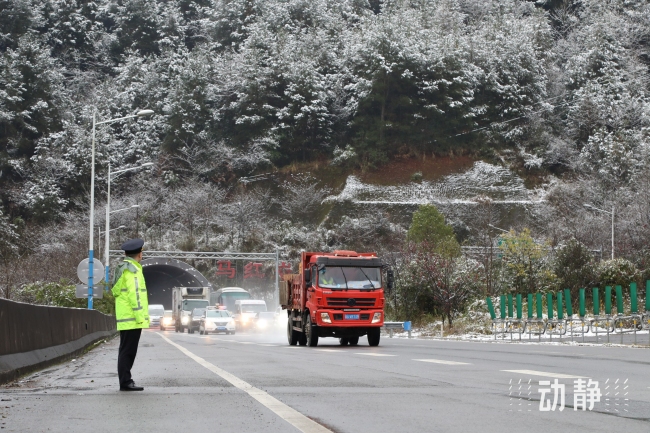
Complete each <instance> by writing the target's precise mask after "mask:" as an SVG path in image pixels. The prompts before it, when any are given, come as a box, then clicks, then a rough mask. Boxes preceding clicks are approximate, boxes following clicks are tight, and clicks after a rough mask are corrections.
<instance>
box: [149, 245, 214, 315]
mask: <svg viewBox="0 0 650 433" xmlns="http://www.w3.org/2000/svg"><path fill="white" fill-rule="evenodd" d="M140 264H141V265H142V273H143V275H144V281H145V283H146V284H147V292H148V294H149V304H162V305H164V306H165V310H171V308H172V290H171V289H172V287H178V286H183V287H209V288H210V291H212V284H210V282H209V281H208V280H207V279H206V278H205V277H204V276H203V275H202V274H201V273H200V272H199V271H197V270H196V269H194V268H193V267H192V266H190V265H188V264H187V263H184V262H181V261H178V260H176V259H168V258H161V257H153V258H151V259H145V260H142V262H141V263H140Z"/></svg>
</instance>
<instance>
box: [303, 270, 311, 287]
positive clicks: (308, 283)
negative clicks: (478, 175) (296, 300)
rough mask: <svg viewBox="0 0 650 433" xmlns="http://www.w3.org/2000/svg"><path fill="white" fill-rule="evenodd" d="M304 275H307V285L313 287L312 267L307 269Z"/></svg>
mask: <svg viewBox="0 0 650 433" xmlns="http://www.w3.org/2000/svg"><path fill="white" fill-rule="evenodd" d="M304 277H305V287H311V269H305V271H304Z"/></svg>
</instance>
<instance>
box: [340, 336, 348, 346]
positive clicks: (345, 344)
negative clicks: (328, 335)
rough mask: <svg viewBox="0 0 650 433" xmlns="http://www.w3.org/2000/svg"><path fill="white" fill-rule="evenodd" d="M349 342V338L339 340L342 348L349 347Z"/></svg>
mask: <svg viewBox="0 0 650 433" xmlns="http://www.w3.org/2000/svg"><path fill="white" fill-rule="evenodd" d="M349 342H350V340H348V339H347V338H339V344H340V345H341V346H347V345H348V343H349Z"/></svg>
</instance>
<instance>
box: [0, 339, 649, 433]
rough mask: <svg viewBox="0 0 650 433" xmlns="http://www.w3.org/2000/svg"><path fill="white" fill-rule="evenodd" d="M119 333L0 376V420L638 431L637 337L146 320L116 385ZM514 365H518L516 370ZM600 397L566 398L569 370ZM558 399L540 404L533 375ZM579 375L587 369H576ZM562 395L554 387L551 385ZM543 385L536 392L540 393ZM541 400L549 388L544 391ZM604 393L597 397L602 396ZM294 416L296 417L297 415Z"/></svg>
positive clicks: (644, 371)
mask: <svg viewBox="0 0 650 433" xmlns="http://www.w3.org/2000/svg"><path fill="white" fill-rule="evenodd" d="M117 343H118V339H113V340H111V341H109V342H107V343H105V344H102V345H100V346H99V347H97V348H95V349H94V350H92V351H91V352H89V353H88V354H86V355H84V356H83V357H80V358H79V359H77V360H75V361H70V362H66V363H64V364H61V365H59V366H56V367H53V368H50V369H48V370H46V371H43V372H40V373H37V374H35V375H32V376H29V377H26V378H24V379H23V381H22V382H17V383H14V384H11V385H8V386H5V387H2V388H0V396H1V400H2V401H1V402H0V427H2V429H4V431H20V432H24V431H61V432H69V433H72V432H83V433H86V432H104V431H105V432H171V431H179V432H180V431H182V432H191V433H199V432H220V431H223V432H237V433H239V432H276V431H277V432H294V431H295V432H298V431H300V429H302V431H304V432H309V433H311V432H321V433H324V432H327V431H332V432H373V433H375V432H481V433H488V432H503V431H504V430H505V431H507V430H525V431H528V432H545V433H547V432H549V431H560V430H563V431H590V432H601V431H602V432H608V433H609V432H611V431H613V430H614V429H616V431H625V432H645V433H647V432H648V431H650V369H649V368H648V366H649V365H650V349H639V348H629V347H595V346H578V345H575V346H568V345H565V346H557V345H545V344H542V345H538V344H509V343H489V342H453V341H439V340H420V339H412V340H406V339H388V338H385V337H383V336H382V341H381V344H380V346H379V347H372V348H371V347H369V346H368V345H367V342H366V339H365V338H361V341H360V344H359V346H356V347H349V346H348V347H340V346H338V341H337V340H334V339H331V338H330V339H321V342H320V343H321V344H319V346H318V347H316V348H308V347H290V346H288V345H287V343H286V338H285V336H284V335H283V333H282V332H281V331H279V332H278V333H277V334H275V335H259V334H237V335H235V336H223V335H220V336H213V335H210V336H200V335H199V334H192V335H189V334H176V333H174V332H169V331H166V332H158V331H155V330H147V331H145V332H144V333H143V337H142V339H141V342H140V349H139V352H138V358H137V359H136V363H135V366H134V369H133V375H134V379H135V380H136V383H137V384H138V385H142V386H144V387H145V391H144V392H137V393H134V392H131V393H126V392H120V391H119V387H118V383H117V373H116V362H117V361H116V360H117ZM522 370H523V371H522ZM577 376H580V377H585V378H591V379H592V380H594V381H598V382H599V389H600V391H601V393H602V397H601V402H600V403H595V405H594V407H593V410H591V411H589V410H586V411H582V410H578V411H575V410H574V408H573V406H574V381H575V380H576V379H575V377H577ZM555 379H558V382H559V383H562V384H564V385H565V388H566V399H565V408H564V410H563V411H560V410H559V399H558V406H557V407H556V409H555V410H554V411H549V412H542V411H540V395H541V394H540V392H539V389H540V388H550V387H548V386H540V385H539V381H540V380H542V381H543V380H549V381H551V382H553V381H554V380H555ZM585 380H588V379H585ZM560 394H561V393H560ZM547 398H548V395H547ZM551 399H552V395H551ZM606 399H608V400H606ZM296 426H297V427H296Z"/></svg>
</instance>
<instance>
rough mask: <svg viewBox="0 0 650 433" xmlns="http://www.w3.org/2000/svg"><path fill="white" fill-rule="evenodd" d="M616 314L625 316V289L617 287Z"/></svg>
mask: <svg viewBox="0 0 650 433" xmlns="http://www.w3.org/2000/svg"><path fill="white" fill-rule="evenodd" d="M616 313H617V314H620V315H622V314H623V288H622V287H621V286H616Z"/></svg>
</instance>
